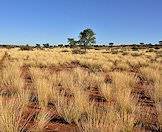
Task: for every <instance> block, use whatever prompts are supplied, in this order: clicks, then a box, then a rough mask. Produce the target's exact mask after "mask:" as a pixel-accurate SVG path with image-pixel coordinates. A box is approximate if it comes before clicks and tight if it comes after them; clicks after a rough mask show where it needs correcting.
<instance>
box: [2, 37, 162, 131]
mask: <svg viewBox="0 0 162 132" xmlns="http://www.w3.org/2000/svg"><path fill="white" fill-rule="evenodd" d="M92 36H93V35H92ZM88 42H89V41H88ZM88 42H86V44H87V43H88ZM37 47H40V45H37ZM37 47H36V48H33V50H32V51H31V50H26V49H25V50H26V51H24V49H21V50H19V48H10V49H8V48H7V49H6V48H1V49H0V132H20V131H32V132H34V131H39V132H41V131H42V132H43V131H76V132H82V131H83V132H95V131H96V132H108V131H112V132H118V131H124V132H125V131H129V132H132V131H143V130H145V131H161V130H162V114H161V113H162V98H161V97H162V87H161V86H162V81H161V80H162V58H161V57H159V55H160V54H161V49H158V51H157V52H155V51H156V49H152V48H151V49H137V48H135V49H137V50H135V51H134V48H133V49H132V47H126V48H124V49H125V50H124V51H123V50H122V48H121V47H120V46H118V47H115V48H114V46H111V47H110V48H109V50H108V51H107V50H106V48H99V47H98V49H100V50H95V49H89V50H88V52H87V53H86V54H83V53H85V51H84V50H82V49H80V47H77V48H68V47H67V48H49V47H45V46H44V50H40V49H39V48H37ZM23 48H24V47H23ZM132 50H133V51H132ZM146 51H148V52H146ZM114 52H115V53H114Z"/></svg>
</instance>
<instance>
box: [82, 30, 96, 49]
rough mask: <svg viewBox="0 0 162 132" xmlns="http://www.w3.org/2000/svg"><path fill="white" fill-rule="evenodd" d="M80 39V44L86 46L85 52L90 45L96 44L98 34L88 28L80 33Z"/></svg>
mask: <svg viewBox="0 0 162 132" xmlns="http://www.w3.org/2000/svg"><path fill="white" fill-rule="evenodd" d="M79 38H80V40H79V43H80V44H81V45H83V46H84V49H85V52H86V49H87V47H88V46H89V45H92V44H95V43H96V34H95V33H94V32H93V30H92V29H90V28H87V29H85V30H83V31H82V32H80V35H79Z"/></svg>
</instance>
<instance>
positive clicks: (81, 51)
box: [72, 49, 86, 54]
mask: <svg viewBox="0 0 162 132" xmlns="http://www.w3.org/2000/svg"><path fill="white" fill-rule="evenodd" d="M85 53H86V51H85V50H81V49H73V50H72V54H85Z"/></svg>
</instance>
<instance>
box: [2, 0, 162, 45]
mask: <svg viewBox="0 0 162 132" xmlns="http://www.w3.org/2000/svg"><path fill="white" fill-rule="evenodd" d="M85 28H91V29H93V30H94V32H95V33H96V38H97V39H96V40H97V43H98V44H101V43H102V44H107V43H110V42H114V43H117V44H118V43H120V44H132V43H140V42H144V43H158V41H159V40H162V0H0V44H36V43H40V44H42V43H50V44H60V43H67V38H69V37H70V38H71V37H74V38H75V39H78V36H79V33H80V32H81V31H82V30H84V29H85Z"/></svg>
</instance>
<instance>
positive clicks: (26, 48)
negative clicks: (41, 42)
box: [20, 45, 33, 50]
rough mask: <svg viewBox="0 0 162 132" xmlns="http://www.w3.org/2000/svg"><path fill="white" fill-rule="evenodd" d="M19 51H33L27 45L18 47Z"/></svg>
mask: <svg viewBox="0 0 162 132" xmlns="http://www.w3.org/2000/svg"><path fill="white" fill-rule="evenodd" d="M20 50H33V47H31V46H29V45H25V46H20Z"/></svg>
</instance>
